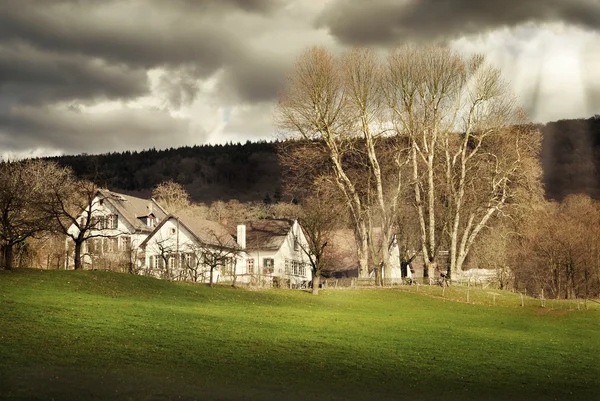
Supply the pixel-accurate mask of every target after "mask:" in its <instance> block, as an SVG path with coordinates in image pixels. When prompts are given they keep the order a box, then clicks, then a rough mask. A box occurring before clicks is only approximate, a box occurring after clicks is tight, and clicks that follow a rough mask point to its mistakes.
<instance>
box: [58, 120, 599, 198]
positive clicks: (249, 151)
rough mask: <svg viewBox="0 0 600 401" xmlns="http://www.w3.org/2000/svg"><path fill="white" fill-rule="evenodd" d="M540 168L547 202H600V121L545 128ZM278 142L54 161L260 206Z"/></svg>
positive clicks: (111, 180) (114, 178)
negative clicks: (571, 198) (574, 197)
mask: <svg viewBox="0 0 600 401" xmlns="http://www.w3.org/2000/svg"><path fill="white" fill-rule="evenodd" d="M542 131H543V145H542V155H541V158H542V163H543V168H544V184H545V188H546V196H547V198H548V199H556V200H561V199H563V198H564V197H565V196H567V195H568V194H572V193H585V194H588V195H590V196H592V197H593V198H595V199H600V174H599V171H600V116H595V117H592V118H590V119H587V120H586V119H579V120H561V121H556V122H551V123H548V124H546V125H544V126H542ZM277 145H278V143H277V142H264V141H263V142H246V143H245V144H239V143H238V144H226V145H200V146H193V147H183V148H177V149H173V148H171V149H166V150H156V149H149V150H145V151H141V152H130V151H124V152H123V153H109V154H103V155H85V154H83V155H78V156H59V157H54V158H51V159H52V160H55V161H57V162H58V163H59V164H60V165H63V166H70V167H71V168H73V170H74V171H75V173H76V174H77V175H78V176H80V177H83V178H88V179H91V180H93V181H95V182H96V183H98V184H99V185H101V186H105V187H108V188H110V189H113V190H116V191H123V192H130V193H138V194H144V195H148V194H149V193H150V192H151V190H152V188H153V187H154V186H156V185H157V184H158V183H160V182H163V181H166V180H169V179H173V180H174V181H177V182H179V183H181V184H182V185H184V186H185V188H186V190H187V191H188V192H189V193H190V195H191V197H192V199H193V200H195V201H198V202H211V201H214V200H224V201H227V200H230V199H238V200H240V201H260V200H263V199H264V198H265V196H266V195H267V194H269V195H270V196H271V197H272V196H273V194H274V193H275V192H278V191H279V190H280V188H281V186H282V182H281V174H282V170H281V168H280V166H279V163H278V161H277V154H276V148H277Z"/></svg>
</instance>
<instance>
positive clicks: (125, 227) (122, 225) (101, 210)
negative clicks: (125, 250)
mask: <svg viewBox="0 0 600 401" xmlns="http://www.w3.org/2000/svg"><path fill="white" fill-rule="evenodd" d="M100 201H101V198H100V197H98V196H96V197H95V198H94V200H93V201H92V207H91V213H92V216H94V217H95V216H104V217H106V216H109V215H117V216H118V218H117V228H115V229H103V230H97V229H93V230H89V231H88V233H87V234H86V236H87V237H92V238H90V239H87V240H86V241H85V244H84V249H86V248H89V245H90V243H89V241H92V240H94V239H97V240H98V241H99V242H102V241H106V240H108V238H106V237H113V238H116V239H117V241H118V244H119V245H118V246H119V247H120V244H121V237H123V236H128V237H129V238H130V246H131V250H132V251H133V252H134V254H135V253H136V252H137V250H138V248H139V245H140V244H141V243H142V242H143V241H144V240H145V239H146V237H147V236H148V234H146V233H139V232H138V233H136V229H135V227H133V226H132V225H131V224H129V222H127V221H126V220H125V219H124V218H123V216H121V215H120V214H119V212H118V211H117V210H116V209H115V208H114V207H113V206H112V205H111V204H110V201H108V200H104V201H102V204H101V202H100ZM81 218H87V211H84V212H83V213H82V214H81V215H80V216H79V217H78V218H77V220H78V221H79V220H80V219H81ZM68 233H69V234H73V235H77V234H78V233H79V229H78V228H77V226H76V225H74V224H73V225H71V227H69V229H68ZM94 236H98V237H94ZM67 241H69V239H67ZM84 249H82V256H83V258H82V262H83V263H87V264H91V263H92V260H91V256H90V255H89V254H85V253H83V251H84ZM101 253H102V252H101ZM69 264H70V265H72V264H73V257H72V256H69Z"/></svg>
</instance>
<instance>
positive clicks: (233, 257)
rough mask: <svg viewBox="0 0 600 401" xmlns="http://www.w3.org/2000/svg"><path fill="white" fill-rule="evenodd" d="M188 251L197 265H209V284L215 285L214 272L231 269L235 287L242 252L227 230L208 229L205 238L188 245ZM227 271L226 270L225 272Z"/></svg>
mask: <svg viewBox="0 0 600 401" xmlns="http://www.w3.org/2000/svg"><path fill="white" fill-rule="evenodd" d="M187 249H188V252H189V253H191V254H193V255H194V257H195V260H196V261H197V266H204V267H207V268H208V270H209V285H210V286H211V287H213V286H214V272H215V270H219V269H229V271H227V273H230V274H231V276H232V277H233V283H232V285H233V286H234V287H235V284H236V279H237V274H236V267H237V263H236V261H237V257H238V256H239V255H240V253H241V252H242V249H240V247H239V245H238V244H237V243H236V242H235V241H234V240H233V238H232V237H231V235H229V234H228V233H226V232H217V231H216V230H211V229H208V230H206V235H205V239H204V240H202V241H200V242H198V243H190V244H188V245H187ZM224 273H225V272H224Z"/></svg>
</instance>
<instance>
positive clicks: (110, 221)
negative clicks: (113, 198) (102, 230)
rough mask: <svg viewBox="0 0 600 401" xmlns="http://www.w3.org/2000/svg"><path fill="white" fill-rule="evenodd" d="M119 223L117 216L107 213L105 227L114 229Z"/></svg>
mask: <svg viewBox="0 0 600 401" xmlns="http://www.w3.org/2000/svg"><path fill="white" fill-rule="evenodd" d="M118 225H119V216H117V215H116V214H109V215H108V216H107V217H106V228H110V229H116V228H117V227H118Z"/></svg>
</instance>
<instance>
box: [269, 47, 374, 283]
mask: <svg viewBox="0 0 600 401" xmlns="http://www.w3.org/2000/svg"><path fill="white" fill-rule="evenodd" d="M340 67H341V66H340V63H339V62H338V61H337V60H336V59H335V58H334V56H333V55H331V54H330V53H329V52H328V51H327V50H325V49H323V48H311V49H309V50H307V51H306V52H304V54H302V55H301V56H300V57H299V58H298V60H297V61H296V64H295V66H294V70H293V72H292V73H291V74H290V75H289V76H288V79H287V85H286V89H285V91H284V94H283V95H282V96H281V98H280V100H279V104H278V108H277V124H278V126H279V127H280V128H281V129H283V130H285V131H286V132H289V133H297V134H298V135H300V137H301V138H303V139H304V140H306V141H309V142H312V143H314V144H318V145H320V146H322V149H323V152H324V153H325V154H326V155H327V158H328V160H329V162H330V165H331V172H332V174H333V181H334V183H335V185H336V186H337V188H338V189H339V191H340V193H341V194H342V195H343V198H344V201H345V202H346V205H347V207H348V210H349V214H350V215H351V219H352V222H353V228H354V235H355V238H356V242H357V253H358V255H357V256H358V259H359V265H360V274H361V275H362V276H366V275H368V243H367V241H368V234H367V225H366V219H365V206H364V204H363V201H362V199H361V197H360V194H359V191H358V189H357V188H356V186H355V183H354V182H353V180H352V179H351V178H350V177H349V175H348V171H347V169H346V168H345V167H344V157H345V156H346V155H347V153H348V152H350V151H351V150H352V143H353V138H354V137H355V136H356V135H355V134H356V132H354V131H353V130H352V128H353V127H352V125H353V123H352V121H351V119H350V118H349V116H348V97H347V96H345V83H344V80H343V78H342V76H341V74H340V73H339V71H340Z"/></svg>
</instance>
